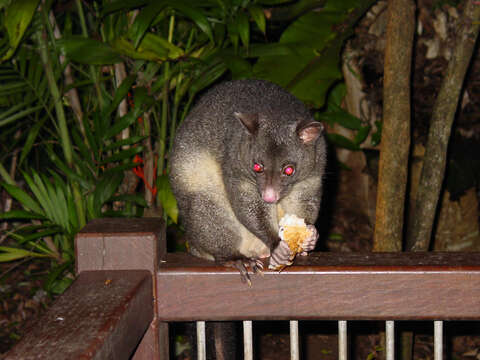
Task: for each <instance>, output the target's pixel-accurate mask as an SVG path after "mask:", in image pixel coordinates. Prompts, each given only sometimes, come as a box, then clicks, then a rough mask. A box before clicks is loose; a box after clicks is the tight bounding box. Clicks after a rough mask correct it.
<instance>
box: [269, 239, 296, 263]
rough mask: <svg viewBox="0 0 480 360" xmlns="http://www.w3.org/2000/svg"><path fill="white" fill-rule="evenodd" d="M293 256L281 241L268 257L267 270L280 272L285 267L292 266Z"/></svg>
mask: <svg viewBox="0 0 480 360" xmlns="http://www.w3.org/2000/svg"><path fill="white" fill-rule="evenodd" d="M294 258H295V254H294V253H293V252H292V250H291V249H290V247H289V246H288V244H287V242H286V241H285V240H281V241H280V242H279V243H278V246H277V247H276V248H275V249H274V250H273V251H272V254H271V255H270V263H269V264H268V268H269V269H273V270H277V271H281V270H282V269H283V268H285V266H289V265H292V262H293V259H294Z"/></svg>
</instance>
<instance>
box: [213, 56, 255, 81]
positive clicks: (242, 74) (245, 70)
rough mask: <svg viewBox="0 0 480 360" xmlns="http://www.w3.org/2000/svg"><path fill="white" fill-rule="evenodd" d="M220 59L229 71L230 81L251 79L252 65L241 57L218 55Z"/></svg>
mask: <svg viewBox="0 0 480 360" xmlns="http://www.w3.org/2000/svg"><path fill="white" fill-rule="evenodd" d="M220 57H221V59H222V60H223V62H224V63H225V65H226V66H227V67H228V69H229V70H230V71H231V73H232V79H243V78H249V77H252V65H251V64H250V63H249V62H248V61H247V60H245V59H244V58H242V57H241V56H235V55H231V56H230V55H224V56H223V55H220Z"/></svg>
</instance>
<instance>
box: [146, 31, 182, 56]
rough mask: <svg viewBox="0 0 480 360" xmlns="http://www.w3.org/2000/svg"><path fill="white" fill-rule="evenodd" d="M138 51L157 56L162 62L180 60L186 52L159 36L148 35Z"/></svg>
mask: <svg viewBox="0 0 480 360" xmlns="http://www.w3.org/2000/svg"><path fill="white" fill-rule="evenodd" d="M138 51H139V52H142V51H146V52H149V53H153V54H157V55H158V57H159V58H160V59H162V60H167V59H172V60H174V59H178V58H179V57H181V56H183V55H184V51H183V50H182V49H181V48H179V47H178V46H175V45H174V44H172V43H170V42H168V40H167V39H164V38H163V37H161V36H159V35H155V34H152V33H147V34H146V35H145V37H144V38H143V40H142V42H141V43H140V45H139V47H138Z"/></svg>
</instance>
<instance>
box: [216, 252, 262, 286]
mask: <svg viewBox="0 0 480 360" xmlns="http://www.w3.org/2000/svg"><path fill="white" fill-rule="evenodd" d="M223 265H224V266H227V267H233V268H235V269H237V270H238V271H239V272H240V279H241V280H242V282H243V283H247V284H248V286H252V280H251V279H250V274H249V273H248V270H250V271H251V272H252V273H254V274H257V273H258V274H261V275H263V272H262V271H263V262H262V260H260V259H254V258H244V259H237V260H228V261H225V262H223Z"/></svg>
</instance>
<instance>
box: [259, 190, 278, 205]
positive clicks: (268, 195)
mask: <svg viewBox="0 0 480 360" xmlns="http://www.w3.org/2000/svg"><path fill="white" fill-rule="evenodd" d="M278 198H279V195H278V192H276V191H275V190H274V189H273V188H271V187H267V188H266V189H265V190H264V191H263V192H262V199H263V201H265V202H267V203H276V202H277V201H278Z"/></svg>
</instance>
